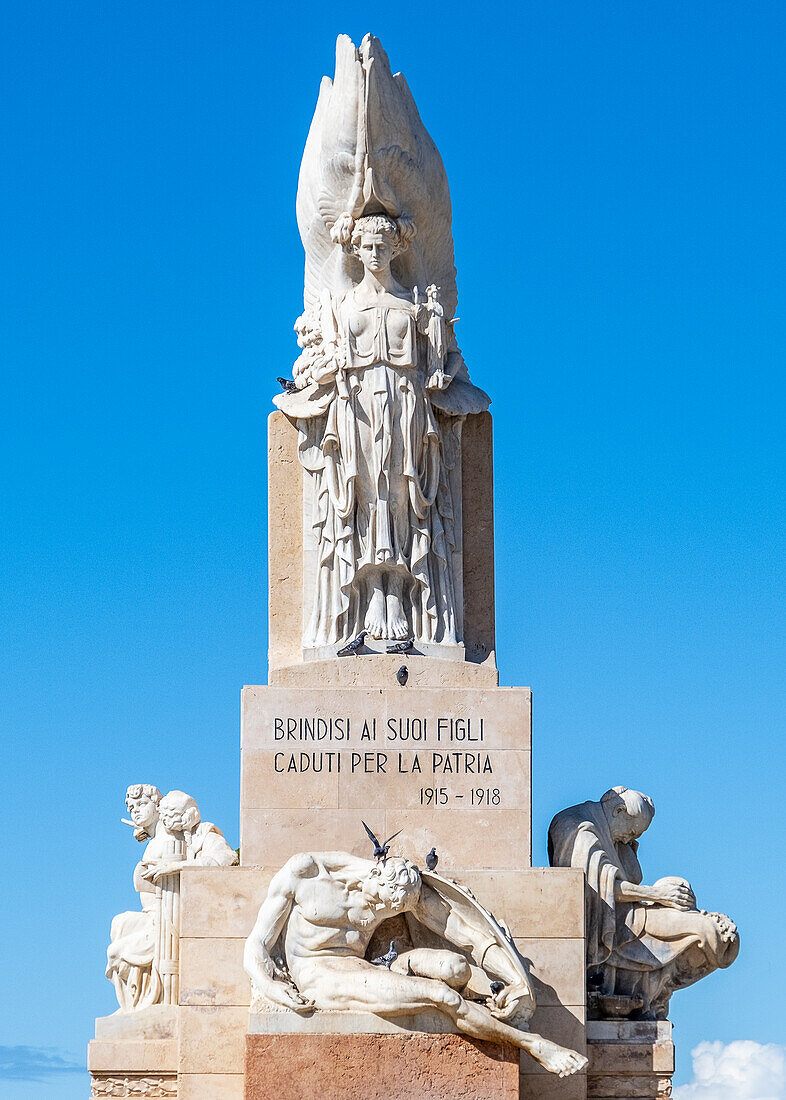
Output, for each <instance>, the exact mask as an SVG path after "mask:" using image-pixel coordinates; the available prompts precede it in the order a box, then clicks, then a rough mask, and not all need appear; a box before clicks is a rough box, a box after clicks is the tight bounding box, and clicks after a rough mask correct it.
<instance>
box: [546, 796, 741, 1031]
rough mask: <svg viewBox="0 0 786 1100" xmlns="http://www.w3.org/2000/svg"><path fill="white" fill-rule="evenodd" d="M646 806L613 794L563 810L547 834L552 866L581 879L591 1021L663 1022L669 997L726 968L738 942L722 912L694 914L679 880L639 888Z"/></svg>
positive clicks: (649, 807) (641, 799) (649, 813)
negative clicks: (594, 1017)
mask: <svg viewBox="0 0 786 1100" xmlns="http://www.w3.org/2000/svg"><path fill="white" fill-rule="evenodd" d="M654 813H655V807H654V805H653V803H652V800H651V799H650V798H648V797H647V796H646V795H644V794H641V792H639V791H632V790H629V789H628V788H627V787H613V788H612V789H611V790H609V791H606V793H605V794H604V795H603V797H602V798H601V800H600V802H582V803H581V805H579V806H571V807H570V808H569V809H567V810H563V811H562V812H561V813H559V814H557V816H556V817H555V818H554V820H553V821H552V823H551V825H550V826H549V860H550V862H551V865H552V867H580V868H581V869H582V870H583V871H584V872H585V874H586V932H585V935H586V943H587V987H588V992H589V994H590V996H589V1005H590V1010H591V1011H592V1012H593V1014H594V1015H600V1016H604V1015H613V1016H629V1017H631V1018H636V1019H658V1020H665V1019H666V1016H667V1014H668V1008H669V998H670V997H671V994H672V993H673V992H674V990H675V989H682V988H683V987H684V986H688V985H692V984H693V982H696V981H698V980H699V979H700V978H703V977H705V976H706V975H707V974H710V973H711V972H712V971H713V970H716V969H718V968H719V967H720V968H725V967H727V966H731V964H732V963H733V962H734V960H735V959H736V957H737V953H738V951H739V945H740V941H739V935H738V933H737V929H736V926H735V925H734V924H733V922H732V921H731V920H730V919H729V918H728V917H727V916H724V915H723V914H722V913H708V912H706V911H705V910H703V909H697V908H696V898H695V895H694V893H693V890H692V888H691V886H690V883H688V882H687V881H686V880H685V879H683V878H679V877H667V878H662V879H659V880H658V881H657V882H655V883H654V884H653V885H652V886H645V885H642V878H643V875H642V870H641V867H640V865H639V860H638V840H639V837H640V836H641V835H642V834H643V833H644V831H645V830H646V829H647V828H648V827H649V824H650V822H651V821H652V818H653V815H654Z"/></svg>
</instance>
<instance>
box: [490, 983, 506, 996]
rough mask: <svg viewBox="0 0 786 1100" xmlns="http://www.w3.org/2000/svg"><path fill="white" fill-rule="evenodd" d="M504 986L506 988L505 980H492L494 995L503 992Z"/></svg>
mask: <svg viewBox="0 0 786 1100" xmlns="http://www.w3.org/2000/svg"><path fill="white" fill-rule="evenodd" d="M504 988H505V983H504V982H492V983H491V993H492V996H494V997H496V995H497V994H498V993H501V992H502V990H503V989H504Z"/></svg>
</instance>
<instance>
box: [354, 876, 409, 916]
mask: <svg viewBox="0 0 786 1100" xmlns="http://www.w3.org/2000/svg"><path fill="white" fill-rule="evenodd" d="M404 878H405V876H397V877H391V876H389V875H387V874H385V872H384V870H383V869H382V867H381V866H380V865H379V864H377V866H376V867H372V868H371V870H370V871H369V873H368V876H367V877H366V880H365V882H364V883H363V897H364V899H365V900H366V901H367V902H368V903H369V904H370V905H371V906H372V907H373V908H374V909H376V910H377V912H379V911H387V912H389V913H401V912H406V911H407V910H408V909H413V908H414V907H415V904H416V902H417V900H418V897H419V896H420V880H419V879H418V881H417V882H409V881H404Z"/></svg>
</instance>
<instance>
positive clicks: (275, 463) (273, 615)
mask: <svg viewBox="0 0 786 1100" xmlns="http://www.w3.org/2000/svg"><path fill="white" fill-rule="evenodd" d="M267 477H268V482H267V524H268V540H267V544H268V559H267V560H268V584H269V587H270V599H269V600H268V637H269V648H268V663H269V665H270V669H271V672H272V670H273V669H274V668H280V667H282V666H286V665H293V664H300V662H301V660H302V656H301V654H302V648H301V635H302V629H303V627H302V620H303V489H302V481H303V468H302V466H301V465H300V461H299V459H298V456H297V429H296V428H295V425H294V424H292V423H290V421H289V420H287V418H286V417H285V416H284V414H283V413H280V412H274V413H271V414H270V416H269V417H268V420H267Z"/></svg>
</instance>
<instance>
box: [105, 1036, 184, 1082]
mask: <svg viewBox="0 0 786 1100" xmlns="http://www.w3.org/2000/svg"><path fill="white" fill-rule="evenodd" d="M87 1068H88V1069H89V1070H90V1072H91V1073H102V1074H106V1073H123V1072H127V1073H151V1074H156V1073H176V1072H177V1039H93V1040H92V1041H91V1042H90V1043H89V1044H88V1048H87Z"/></svg>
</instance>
